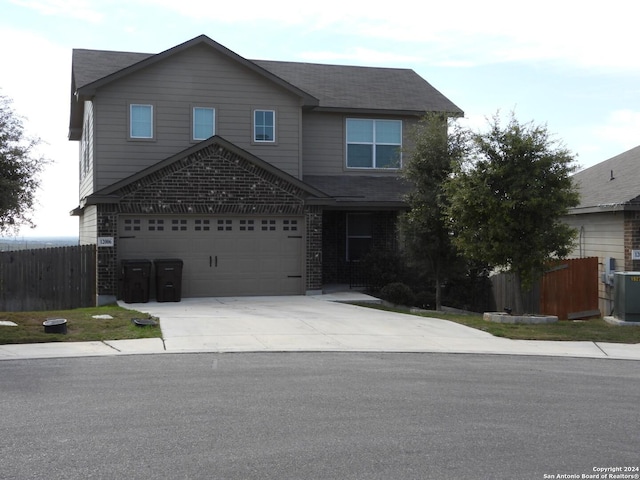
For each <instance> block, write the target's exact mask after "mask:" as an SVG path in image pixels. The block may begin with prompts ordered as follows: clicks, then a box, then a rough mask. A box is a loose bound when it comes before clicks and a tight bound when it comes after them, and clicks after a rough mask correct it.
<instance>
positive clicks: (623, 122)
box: [594, 110, 640, 153]
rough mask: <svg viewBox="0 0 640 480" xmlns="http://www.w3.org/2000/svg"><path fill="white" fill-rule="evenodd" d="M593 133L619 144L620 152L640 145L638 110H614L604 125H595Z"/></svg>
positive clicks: (639, 113) (639, 117)
mask: <svg viewBox="0 0 640 480" xmlns="http://www.w3.org/2000/svg"><path fill="white" fill-rule="evenodd" d="M594 134H595V135H596V136H597V137H598V138H601V139H602V140H605V141H608V142H614V143H617V144H618V145H620V152H619V153H622V152H623V151H625V150H629V149H630V148H633V147H636V146H638V145H640V111H634V110H616V111H614V112H611V113H610V114H609V115H608V117H607V119H606V123H605V124H604V125H601V126H599V127H596V128H595V130H594Z"/></svg>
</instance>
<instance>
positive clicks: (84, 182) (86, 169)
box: [78, 101, 94, 199]
mask: <svg viewBox="0 0 640 480" xmlns="http://www.w3.org/2000/svg"><path fill="white" fill-rule="evenodd" d="M93 119H94V115H93V104H92V103H91V102H90V101H85V102H84V119H83V128H82V138H81V139H80V143H79V145H78V149H79V153H80V198H81V199H82V198H84V197H86V196H87V195H89V194H90V193H92V192H93V174H94V169H93V156H94V134H93V133H94V128H93Z"/></svg>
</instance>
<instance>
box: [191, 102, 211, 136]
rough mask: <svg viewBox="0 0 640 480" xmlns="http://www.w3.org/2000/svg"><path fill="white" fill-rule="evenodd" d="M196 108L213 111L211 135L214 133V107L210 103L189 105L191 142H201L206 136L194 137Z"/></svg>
mask: <svg viewBox="0 0 640 480" xmlns="http://www.w3.org/2000/svg"><path fill="white" fill-rule="evenodd" d="M196 108H200V109H207V110H212V111H213V132H212V134H211V136H214V135H215V134H216V120H217V119H216V108H215V107H213V106H211V105H192V106H191V141H192V142H201V141H203V140H206V139H207V138H211V137H207V138H196Z"/></svg>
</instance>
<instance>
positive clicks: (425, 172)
mask: <svg viewBox="0 0 640 480" xmlns="http://www.w3.org/2000/svg"><path fill="white" fill-rule="evenodd" d="M410 138H411V144H412V147H411V149H410V152H409V158H408V161H407V162H406V163H405V165H404V168H403V176H404V178H405V179H406V180H407V181H408V182H409V184H410V185H411V186H412V188H411V190H410V193H409V194H408V195H407V199H406V200H407V203H408V204H409V206H410V210H409V211H408V212H406V213H405V214H403V215H402V216H401V217H400V224H399V225H400V231H401V232H402V236H403V238H404V246H405V252H406V254H407V257H408V259H409V261H410V263H411V264H413V265H415V266H417V267H418V268H419V270H420V271H421V272H423V273H426V274H428V275H429V276H430V277H431V279H432V280H433V282H434V291H435V303H436V310H440V309H441V308H442V292H441V285H442V283H443V281H444V279H445V277H446V275H447V274H448V273H451V269H452V265H453V264H454V263H455V261H456V253H455V248H454V246H453V244H452V242H451V229H450V226H449V224H448V223H447V222H446V220H445V216H444V211H445V208H446V205H447V199H446V197H445V195H444V190H443V186H444V183H445V181H446V180H447V179H448V178H449V176H450V175H451V173H452V171H453V168H454V164H456V163H458V162H460V161H461V160H462V158H464V156H465V154H466V151H467V144H468V142H467V132H466V131H465V130H463V129H462V128H460V127H459V126H458V125H457V124H456V123H455V121H454V120H451V119H447V118H446V117H444V116H442V115H440V114H428V115H426V116H425V117H424V118H422V119H421V121H420V122H419V123H418V124H417V125H416V126H415V128H413V129H412V130H411V132H410Z"/></svg>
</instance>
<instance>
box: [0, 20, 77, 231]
mask: <svg viewBox="0 0 640 480" xmlns="http://www.w3.org/2000/svg"><path fill="white" fill-rule="evenodd" d="M0 44H2V45H12V46H13V47H12V48H7V49H5V50H4V51H3V63H4V64H5V65H12V68H11V69H3V70H0V85H1V86H2V89H1V90H0V92H1V93H2V95H5V96H7V97H9V98H11V99H12V100H13V110H14V112H15V113H16V114H17V115H18V116H20V117H23V119H24V120H23V126H24V133H25V135H27V136H33V137H36V136H37V137H40V138H41V139H42V141H43V143H42V144H41V145H40V147H39V149H38V152H39V153H41V154H42V155H43V156H45V157H47V158H48V159H50V160H51V161H52V163H51V164H49V165H47V167H46V168H45V171H44V172H43V175H42V176H41V180H42V181H41V189H40V190H39V191H38V193H37V195H36V199H37V205H36V208H35V212H34V220H35V223H36V224H37V225H38V231H37V234H38V235H50V234H52V235H56V234H57V235H70V234H71V235H73V234H74V233H75V232H77V230H78V227H77V225H78V221H77V219H76V218H71V217H69V211H70V210H71V209H72V208H74V207H75V206H76V205H77V203H78V186H77V185H78V174H77V168H78V166H77V165H78V160H77V159H78V153H77V152H78V146H77V143H75V142H69V141H68V140H67V129H68V125H69V117H68V115H69V93H68V92H69V90H70V81H71V80H70V72H71V52H70V50H69V49H67V48H65V47H61V46H58V45H56V44H54V43H51V42H50V41H48V40H47V39H46V38H44V37H43V36H40V35H38V34H33V33H29V32H26V31H24V30H13V29H10V28H9V29H1V30H0ZM21 233H22V234H23V235H32V234H33V233H32V232H31V231H30V230H28V229H27V230H23V231H22V232H21Z"/></svg>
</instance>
